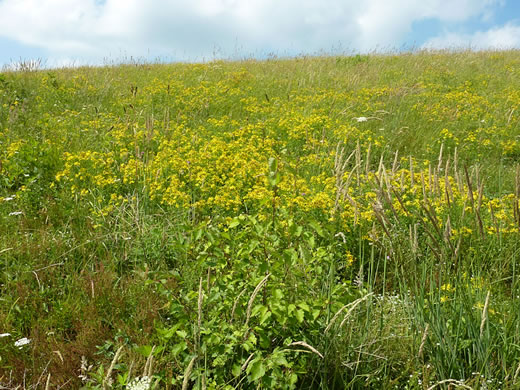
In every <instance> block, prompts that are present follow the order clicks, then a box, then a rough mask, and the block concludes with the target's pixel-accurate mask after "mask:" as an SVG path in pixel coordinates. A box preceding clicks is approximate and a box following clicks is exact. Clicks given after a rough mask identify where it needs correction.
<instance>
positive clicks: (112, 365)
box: [103, 346, 123, 390]
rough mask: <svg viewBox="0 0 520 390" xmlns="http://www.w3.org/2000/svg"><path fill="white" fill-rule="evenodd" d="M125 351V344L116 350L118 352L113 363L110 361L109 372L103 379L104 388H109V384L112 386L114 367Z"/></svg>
mask: <svg viewBox="0 0 520 390" xmlns="http://www.w3.org/2000/svg"><path fill="white" fill-rule="evenodd" d="M122 352H123V346H120V347H119V349H118V350H117V351H116V354H115V355H114V358H113V359H112V363H110V367H109V368H108V370H107V374H106V375H105V379H103V390H104V389H106V388H107V386H109V387H111V386H110V385H109V383H110V382H109V381H110V376H111V375H112V371H113V370H114V367H115V365H116V363H117V361H118V360H119V357H120V356H121V353H122Z"/></svg>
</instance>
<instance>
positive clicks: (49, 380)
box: [45, 372, 51, 390]
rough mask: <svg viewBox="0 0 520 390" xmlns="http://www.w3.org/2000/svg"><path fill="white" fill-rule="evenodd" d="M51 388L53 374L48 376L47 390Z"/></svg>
mask: <svg viewBox="0 0 520 390" xmlns="http://www.w3.org/2000/svg"><path fill="white" fill-rule="evenodd" d="M50 388H51V373H50V372H49V375H47V382H45V390H49V389H50Z"/></svg>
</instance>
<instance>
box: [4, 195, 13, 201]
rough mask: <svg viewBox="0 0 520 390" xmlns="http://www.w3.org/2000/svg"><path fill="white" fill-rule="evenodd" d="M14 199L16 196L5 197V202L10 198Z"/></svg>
mask: <svg viewBox="0 0 520 390" xmlns="http://www.w3.org/2000/svg"><path fill="white" fill-rule="evenodd" d="M13 199H14V196H8V197H6V198H4V202H9V201H10V200H13Z"/></svg>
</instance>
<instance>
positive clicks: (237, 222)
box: [229, 218, 240, 229]
mask: <svg viewBox="0 0 520 390" xmlns="http://www.w3.org/2000/svg"><path fill="white" fill-rule="evenodd" d="M238 225H240V221H239V220H238V218H234V219H233V220H232V221H231V222H230V223H229V228H230V229H233V228H234V227H237V226H238Z"/></svg>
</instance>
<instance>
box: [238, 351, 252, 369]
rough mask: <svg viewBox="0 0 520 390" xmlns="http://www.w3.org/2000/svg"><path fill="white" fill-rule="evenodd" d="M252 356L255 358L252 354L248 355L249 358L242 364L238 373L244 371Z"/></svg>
mask: <svg viewBox="0 0 520 390" xmlns="http://www.w3.org/2000/svg"><path fill="white" fill-rule="evenodd" d="M253 356H255V354H254V353H252V354H251V355H249V357H248V358H247V360H246V361H245V362H244V364H242V367H241V368H240V371H244V370H245V369H246V368H247V365H248V364H249V362H250V361H251V359H252V358H253Z"/></svg>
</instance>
